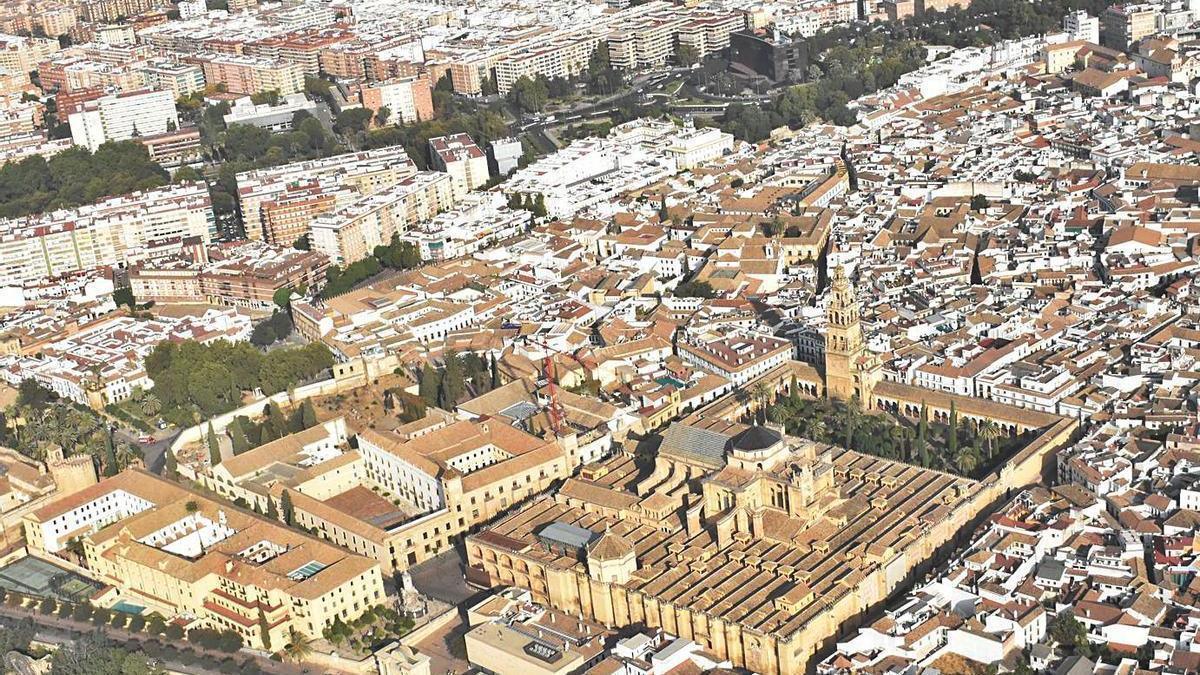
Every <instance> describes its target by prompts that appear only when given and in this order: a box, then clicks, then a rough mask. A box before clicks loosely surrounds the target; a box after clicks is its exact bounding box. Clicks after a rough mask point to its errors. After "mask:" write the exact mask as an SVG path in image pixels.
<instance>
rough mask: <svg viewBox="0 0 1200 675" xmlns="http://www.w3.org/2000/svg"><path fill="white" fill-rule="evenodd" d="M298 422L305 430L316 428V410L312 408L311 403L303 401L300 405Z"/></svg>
mask: <svg viewBox="0 0 1200 675" xmlns="http://www.w3.org/2000/svg"><path fill="white" fill-rule="evenodd" d="M300 420H301V422H302V425H303V428H305V429H311V428H312V427H315V426H317V410H316V408H314V407H313V404H312V401H310V400H308V399H304V401H303V402H301V403H300Z"/></svg>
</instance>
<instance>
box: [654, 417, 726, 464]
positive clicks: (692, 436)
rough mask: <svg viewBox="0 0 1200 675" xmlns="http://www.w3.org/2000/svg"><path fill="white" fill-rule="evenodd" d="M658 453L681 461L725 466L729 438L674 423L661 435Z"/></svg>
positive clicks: (706, 430) (713, 432)
mask: <svg viewBox="0 0 1200 675" xmlns="http://www.w3.org/2000/svg"><path fill="white" fill-rule="evenodd" d="M662 438H663V440H662V445H660V446H659V447H658V451H659V452H661V453H665V454H668V455H674V456H676V457H680V458H682V459H694V460H698V461H700V462H703V463H705V464H711V465H715V466H718V467H721V466H725V449H726V448H727V447H728V446H729V439H730V437H729V436H726V435H725V434H721V433H717V432H715V431H709V430H708V429H701V428H700V427H693V426H688V425H686V424H683V423H681V422H675V423H673V424H672V425H671V426H669V427H667V430H666V431H664V432H663V435H662Z"/></svg>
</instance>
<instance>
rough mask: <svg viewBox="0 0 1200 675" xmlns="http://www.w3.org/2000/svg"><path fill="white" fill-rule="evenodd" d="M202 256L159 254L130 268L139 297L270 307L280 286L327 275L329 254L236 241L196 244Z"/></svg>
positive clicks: (309, 283) (303, 284)
mask: <svg viewBox="0 0 1200 675" xmlns="http://www.w3.org/2000/svg"><path fill="white" fill-rule="evenodd" d="M194 250H195V251H197V252H198V253H200V256H199V259H187V258H174V259H155V260H147V261H144V262H141V263H138V264H136V265H134V266H133V267H131V268H130V270H129V283H130V285H131V286H132V288H133V295H134V297H136V298H137V299H138V300H139V301H146V300H153V301H155V302H157V303H168V304H169V303H205V304H216V305H224V306H228V307H244V308H247V309H256V310H269V309H273V308H274V307H275V303H274V296H275V292H276V291H278V290H279V289H281V288H291V289H299V288H315V287H318V286H320V285H321V284H322V283H323V282H324V280H325V270H326V268H327V267H328V266H329V259H328V258H326V257H325V256H324V255H322V254H320V253H317V252H315V251H298V250H296V249H294V248H291V247H286V248H285V247H273V246H269V245H267V244H264V243H263V242H256V241H251V242H234V243H228V244H220V245H217V246H213V247H210V248H207V249H206V248H204V247H202V246H201V247H197V248H195V249H194Z"/></svg>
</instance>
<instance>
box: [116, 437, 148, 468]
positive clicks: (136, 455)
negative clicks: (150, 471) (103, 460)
mask: <svg viewBox="0 0 1200 675" xmlns="http://www.w3.org/2000/svg"><path fill="white" fill-rule="evenodd" d="M116 458H117V466H119V467H120V468H122V469H124V468H126V467H128V466H129V465H131V464H133V463H134V462H140V461H142V460H143V458H142V453H141V452H139V451H138V449H137V448H135V447H133V445H132V444H130V443H121V444H120V445H118V446H117V453H116Z"/></svg>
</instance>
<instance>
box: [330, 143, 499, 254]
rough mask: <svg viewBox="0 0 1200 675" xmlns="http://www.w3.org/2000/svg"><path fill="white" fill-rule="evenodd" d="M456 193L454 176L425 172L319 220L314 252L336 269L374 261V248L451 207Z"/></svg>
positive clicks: (455, 198)
mask: <svg viewBox="0 0 1200 675" xmlns="http://www.w3.org/2000/svg"><path fill="white" fill-rule="evenodd" d="M485 161H486V160H485ZM457 194H458V193H457V192H456V191H455V189H454V187H453V180H452V179H451V178H450V176H448V175H446V174H444V173H437V172H434V171H422V172H420V173H418V174H415V175H413V176H410V177H408V178H405V179H404V180H402V181H400V182H399V183H397V184H396V185H393V186H392V187H389V188H386V189H384V190H380V191H379V192H376V193H374V194H372V195H370V196H367V197H363V198H362V199H360V200H358V201H356V202H354V203H352V204H350V205H348V206H346V207H345V208H343V209H340V210H338V211H333V212H330V213H326V214H324V215H321V216H318V217H317V218H315V219H314V220H313V221H312V225H311V228H312V249H313V250H314V251H320V252H322V253H324V254H325V255H327V256H329V259H330V261H331V262H332V263H334V264H335V265H349V264H350V263H353V262H357V261H359V260H362V259H363V258H366V257H368V256H370V255H371V253H372V252H373V251H374V250H375V247H376V246H382V245H384V244H387V243H388V242H390V241H391V239H392V236H393V235H399V234H403V233H405V232H407V231H408V229H409V228H410V227H412V226H413V225H416V224H417V223H419V222H421V221H424V220H429V219H430V218H433V217H434V216H436V215H437V214H438V213H441V212H442V211H444V210H446V209H448V208H450V206H451V205H453V204H454V202H455V201H456V200H457Z"/></svg>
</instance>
